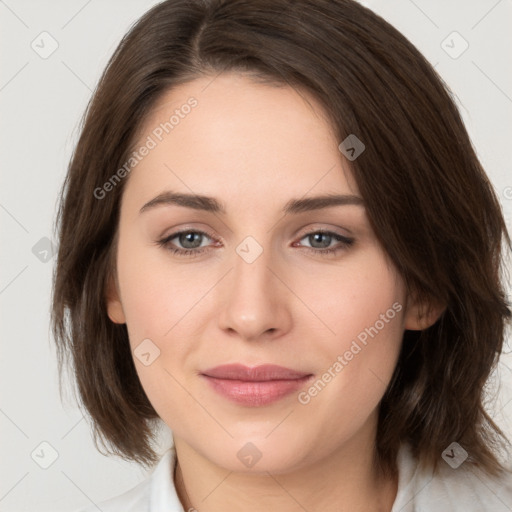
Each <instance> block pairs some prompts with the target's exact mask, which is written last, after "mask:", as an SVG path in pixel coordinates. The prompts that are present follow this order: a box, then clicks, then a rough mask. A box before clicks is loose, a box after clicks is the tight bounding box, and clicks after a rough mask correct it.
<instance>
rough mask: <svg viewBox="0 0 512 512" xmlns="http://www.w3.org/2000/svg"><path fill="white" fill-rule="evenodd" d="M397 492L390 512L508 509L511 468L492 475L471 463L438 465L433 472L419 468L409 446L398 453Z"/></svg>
mask: <svg viewBox="0 0 512 512" xmlns="http://www.w3.org/2000/svg"><path fill="white" fill-rule="evenodd" d="M398 463H399V464H398V465H399V472H400V474H399V484H398V493H397V497H396V500H395V504H394V506H393V509H392V512H412V511H414V512H428V511H430V510H435V511H436V512H445V511H446V512H448V511H449V512H458V511H460V512H486V511H488V512H510V511H511V510H512V468H510V471H509V472H508V473H507V472H506V473H504V474H503V475H502V476H501V477H499V478H492V477H490V476H488V475H487V474H486V473H484V472H483V471H481V470H480V469H478V468H477V467H476V466H474V465H471V464H467V463H465V464H462V465H461V466H459V467H458V468H457V469H453V468H452V467H450V466H449V465H448V464H444V463H443V464H441V465H440V467H439V470H438V471H437V472H436V473H433V472H429V471H426V470H422V469H420V467H419V466H418V464H417V463H416V461H415V459H414V458H413V457H412V455H411V452H410V449H409V447H408V446H407V445H404V446H403V447H402V449H401V451H400V454H399V460H398Z"/></svg>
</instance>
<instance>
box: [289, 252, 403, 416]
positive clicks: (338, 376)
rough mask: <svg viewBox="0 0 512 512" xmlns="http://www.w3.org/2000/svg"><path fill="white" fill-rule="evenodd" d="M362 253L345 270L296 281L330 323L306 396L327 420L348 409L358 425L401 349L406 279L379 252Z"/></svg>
mask: <svg viewBox="0 0 512 512" xmlns="http://www.w3.org/2000/svg"><path fill="white" fill-rule="evenodd" d="M360 256H361V257H359V258H358V259H357V261H356V260H354V262H353V264H351V265H348V264H347V267H346V268H344V269H341V270H340V268H336V269H334V270H333V272H332V273H331V274H330V275H325V274H324V275H317V276H309V277H308V278H307V280H304V281H303V282H302V283H298V286H299V285H300V286H301V290H302V293H303V297H304V302H306V301H308V304H311V305H312V307H311V309H314V310H315V311H316V312H318V316H319V317H320V320H321V321H322V323H323V324H324V325H325V326H326V327H327V328H328V329H325V333H326V334H324V335H323V336H321V337H318V338H317V341H316V344H315V345H316V352H317V354H316V355H317V356H321V360H322V361H323V363H324V364H323V368H322V372H321V373H320V374H319V375H318V377H319V379H318V380H317V381H315V382H314V383H313V386H312V387H311V388H309V389H306V390H305V391H306V394H304V395H303V401H302V403H304V404H306V403H311V404H313V403H315V404H316V405H314V406H313V407H315V408H318V409H319V410H320V409H325V412H326V418H324V419H325V421H326V422H329V421H330V420H329V419H328V418H327V416H329V417H330V418H331V419H334V418H336V420H335V421H338V420H339V418H340V416H344V417H345V418H346V416H347V413H349V414H350V415H352V419H353V420H354V422H355V423H354V424H356V423H357V424H359V423H360V422H361V421H363V419H364V417H365V415H367V414H369V413H370V412H371V411H372V410H373V409H374V408H375V407H376V406H377V405H378V402H379V401H380V399H381V398H382V395H383V394H384V393H385V391H386V388H387V386H388V384H389V381H390V379H391V377H392V374H393V372H394V369H395V367H396V363H397V361H398V356H399V353H400V348H401V340H402V335H403V314H404V300H405V293H404V287H403V283H402V280H401V279H400V278H399V276H398V275H397V273H396V271H395V270H394V269H393V268H392V267H391V266H388V265H387V264H386V259H385V257H384V255H383V254H382V253H381V252H380V251H377V250H375V251H371V252H370V251H369V252H368V253H367V254H365V255H362V254H361V255H360ZM349 267H350V268H349ZM311 282H314V283H315V287H311ZM308 283H309V286H308ZM321 290H323V291H321ZM326 290H327V291H326ZM333 404H337V405H336V406H334V405H333ZM327 410H329V414H328V415H327ZM344 421H346V419H345V420H344Z"/></svg>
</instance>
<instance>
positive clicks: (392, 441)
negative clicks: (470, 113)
mask: <svg viewBox="0 0 512 512" xmlns="http://www.w3.org/2000/svg"><path fill="white" fill-rule="evenodd" d="M228 70H229V71H237V72H241V73H247V74H248V76H253V77H259V78H260V79H261V78H263V79H267V80H268V82H269V83H276V84H282V85H287V84H288V85H291V86H293V87H295V88H296V89H297V90H302V91H306V92H307V93H309V94H311V95H312V96H313V97H314V98H316V99H317V100H318V101H319V102H320V104H321V105H323V106H324V107H325V111H326V113H327V115H328V116H329V119H330V120H331V121H332V126H333V130H335V134H336V136H337V138H338V140H339V141H340V142H341V141H343V140H344V139H345V138H346V137H347V136H348V135H350V134H355V135H356V136H357V137H358V138H359V139H360V140H362V141H363V143H364V144H365V146H366V149H365V151H364V153H362V154H361V156H359V158H357V160H354V161H353V162H351V169H352V172H353V175H354V178H355V180H356V182H357V185H358V188H359V191H360V193H361V195H362V197H363V199H364V201H365V204H366V207H367V213H368V217H369V219H370V222H371V224H372V227H373V229H374V231H375V233H376V236H377V237H378V239H379V240H380V242H381V244H382V246H383V247H384V249H385V251H386V252H387V254H388V255H389V256H390V258H391V260H392V261H393V263H394V265H395V266H396V267H397V269H398V271H399V272H400V274H401V275H402V277H403V279H404V280H405V283H406V285H407V288H408V291H409V293H411V294H414V295H415V296H416V297H418V298H420V299H423V300H424V302H425V304H428V303H429V302H430V303H438V304H443V305H445V306H446V309H445V310H444V313H443V314H442V316H441V317H440V319H439V320H438V321H437V322H436V323H435V324H434V325H433V326H432V327H430V328H428V329H426V330H423V331H406V332H405V334H404V339H403V343H402V349H401V354H400V358H399V361H398V364H397V367H396V369H395V373H394V375H393V377H392V381H391V383H390V385H389V388H388V389H387V391H386V393H385V396H384V398H383V400H382V402H381V404H380V413H379V423H378V433H377V440H376V442H377V450H376V451H377V460H376V462H377V463H378V464H379V465H380V467H381V468H383V469H384V470H386V471H396V455H397V452H398V448H399V446H400V444H401V443H402V442H405V441H407V442H409V443H410V444H411V446H412V448H413V452H414V454H415V455H416V456H417V457H418V459H419V460H420V462H422V463H424V464H427V465H429V466H431V467H433V468H434V469H435V468H436V467H437V464H438V462H439V460H440V456H441V453H442V452H443V450H444V449H446V447H448V446H449V445H450V444H451V443H452V442H453V441H457V442H458V443H459V444H460V445H462V446H463V447H464V448H465V449H466V451H467V452H468V453H469V455H470V459H469V460H470V461H471V462H473V463H475V464H478V465H479V466H480V467H482V468H483V469H484V470H485V471H487V472H488V473H489V474H493V475H496V474H498V473H499V472H500V470H501V469H502V465H501V463H500V461H499V457H498V456H497V454H498V451H499V450H502V449H504V448H505V447H506V446H507V440H506V438H505V436H504V434H503V433H502V432H501V431H500V430H499V428H498V427H497V426H496V425H495V423H494V422H493V420H492V418H491V417H490V416H489V415H488V414H487V412H486V410H485V408H484V405H485V400H484V399H485V396H486V394H485V385H486V382H487V381H488V378H489V376H490V374H491V371H492V370H493V369H494V368H495V366H496V364H497V360H498V357H499V355H500V353H501V351H502V348H503V341H504V331H505V326H506V322H507V321H508V319H509V318H510V315H511V313H510V309H509V308H508V306H507V303H506V301H505V296H504V291H503V288H502V284H501V278H502V275H501V272H502V258H501V251H502V249H503V247H502V246H503V245H505V246H506V247H510V239H509V236H508V234H507V231H506V227H505V224H504V221H503V217H502V213H501V209H500V206H499V203H498V201H497V198H496V195H495V194H494V192H493V189H492V186H491V184H490V182H489V180H488V178H487V177H486V175H485V172H484V171H483V169H482V167H481V165H480V163H479V161H478V159H477V156H476V154H475V151H474V149H473V147H472V144H471V141H470V140H469V137H468V134H467V132H466V130H465V127H464V125H463V122H462V120H461V117H460V115H459V112H458V111H457V108H456V106H455V104H454V101H453V100H452V97H451V94H450V92H449V90H448V88H447V86H446V85H445V84H444V83H443V81H442V79H441V78H440V77H439V76H438V75H437V74H436V72H435V70H434V69H433V68H432V66H431V65H430V64H429V63H428V62H427V61H426V59H425V58H424V57H423V56H422V55H421V54H420V53H419V52H418V50H417V49H416V48H415V47H414V46H413V45H412V44H411V43H410V42H409V41H408V40H407V39H406V38H405V37H404V36H403V35H401V34H400V33H399V32H398V31H397V30H396V29H394V28H393V27H392V26H391V25H389V24H388V23H387V22H386V21H384V20H383V19H382V18H380V17H379V16H377V15H376V14H374V13H373V12H372V11H370V10H369V9H366V8H364V7H362V6H361V5H359V4H358V3H356V2H355V1H351V0H335V1H333V0H296V1H294V2H290V1H288V0H229V1H228V0H202V1H200V0H168V1H165V2H163V3H161V4H159V5H157V6H155V7H153V8H152V9H151V10H150V11H148V12H147V13H146V14H145V15H144V16H143V17H142V18H141V19H140V20H139V21H138V22H137V23H136V24H135V25H134V27H133V28H132V29H131V30H130V31H129V33H128V34H127V35H126V36H125V37H124V38H123V40H122V41H121V43H120V44H119V46H118V48H117V50H116V51H115V53H114V55H113V56H112V58H111V60H110V62H109V64H108V66H107V68H106V70H105V71H104V73H103V75H102V77H101V79H100V82H99V84H98V86H97V89H96V91H95V93H94V95H93V97H92V100H91V102H90V104H89V106H88V108H87V111H86V113H85V117H84V121H83V124H82V129H81V136H80V139H79V141H78V144H77V146H76V148H75V151H74V154H73V156H72V159H71V162H70V165H69V169H68V174H67V177H66V180H65V183H64V186H63V190H62V197H61V203H60V208H59V211H58V216H57V224H56V229H57V225H58V230H59V232H58V238H59V240H60V246H59V251H58V259H57V264H56V269H55V274H54V290H53V309H52V329H53V333H54V337H55V340H56V343H57V347H58V358H59V371H60V373H61V380H62V367H63V362H64V359H65V358H66V357H67V358H68V359H69V357H71V363H72V368H73V373H74V375H75V377H76V385H77V387H78V392H79V395H80V399H81V401H82V403H83V405H84V406H85V408H86V410H87V412H88V413H89V414H90V417H91V418H92V420H93V426H94V435H95V441H96V442H97V440H98V437H99V438H100V439H101V440H102V442H103V444H104V445H105V446H108V447H109V448H110V450H111V452H112V453H115V454H118V455H120V456H122V457H124V458H126V459H131V460H135V461H138V462H139V463H141V464H144V465H150V464H153V463H154V462H155V461H156V454H155V451H154V450H153V448H152V447H151V442H152V441H154V439H155V438H154V435H155V434H154V432H155V426H157V423H158V421H159V419H158V416H157V414H156V412H155V410H154V409H153V407H152V405H151V404H150V402H149V400H148V398H147V396H146V394H145V392H144V390H143V388H142V386H141V384H140V382H139V379H138V376H137V373H136V370H135V366H134V362H133V359H132V355H131V353H130V345H129V341H128V334H127V329H126V325H118V324H114V323H113V322H111V321H110V319H109V318H108V316H107V312H106V305H105V290H106V286H107V283H108V282H109V279H110V278H111V277H112V276H114V277H115V256H116V237H117V226H118V220H119V206H120V198H121V195H122V191H123V187H124V185H125V182H126V179H124V180H120V182H119V183H117V184H116V186H114V187H113V189H112V191H110V192H109V193H108V194H105V195H104V197H103V198H102V199H98V198H97V197H96V194H95V193H94V191H95V190H96V189H97V188H98V187H101V186H102V185H103V184H104V183H106V182H107V181H108V180H109V178H111V177H112V175H113V173H114V172H115V171H116V170H117V169H119V168H120V167H121V166H122V165H123V163H124V162H126V161H127V158H128V155H129V152H130V149H131V147H130V145H131V144H133V142H134V140H135V136H136V134H137V130H138V129H139V128H140V126H141V123H142V121H143V120H144V118H145V116H147V114H148V112H149V111H150V109H151V108H152V107H153V106H154V105H155V103H156V102H157V101H158V99H159V98H160V97H161V95H162V94H163V93H165V92H167V91H168V90H170V89H171V88H172V87H173V86H175V85H177V84H180V83H184V82H187V81H190V80H193V79H194V78H197V77H200V76H204V75H209V76H210V75H211V76H212V77H213V76H214V75H216V74H219V73H221V72H223V71H228ZM68 363H69V360H68ZM60 383H61V385H62V382H60ZM61 392H62V391H61Z"/></svg>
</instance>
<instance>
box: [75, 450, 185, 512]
mask: <svg viewBox="0 0 512 512" xmlns="http://www.w3.org/2000/svg"><path fill="white" fill-rule="evenodd" d="M175 463H176V452H175V450H174V447H172V448H170V449H169V450H167V451H166V452H165V453H164V454H163V456H162V457H161V459H160V461H159V462H158V464H157V465H156V466H155V468H154V469H153V472H152V473H151V474H150V475H149V476H148V477H147V478H146V479H145V480H143V481H142V482H140V483H139V484H138V485H136V486H135V487H133V488H132V489H130V490H128V491H126V492H125V493H123V494H120V495H119V496H115V497H113V498H110V499H108V500H104V501H101V502H99V503H91V504H90V505H89V506H86V507H85V508H81V509H79V510H75V511H73V512H98V509H99V510H101V511H102V512H158V511H161V510H166V511H169V512H183V508H182V506H181V504H180V502H179V499H178V496H177V493H176V489H175V487H174V477H173V475H174V465H175Z"/></svg>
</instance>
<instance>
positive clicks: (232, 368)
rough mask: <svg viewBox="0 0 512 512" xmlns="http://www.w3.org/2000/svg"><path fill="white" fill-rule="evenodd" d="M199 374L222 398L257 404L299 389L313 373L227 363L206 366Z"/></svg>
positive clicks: (249, 404) (239, 403) (277, 398)
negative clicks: (207, 367) (208, 367)
mask: <svg viewBox="0 0 512 512" xmlns="http://www.w3.org/2000/svg"><path fill="white" fill-rule="evenodd" d="M201 377H202V378H204V379H205V380H206V381H207V382H208V384H209V385H210V386H211V388H212V389H213V390H214V391H215V392H217V393H218V394H219V395H221V396H223V397H224V398H227V399H228V400H230V401H232V402H235V403H236V404H238V405H245V406H248V407H258V406H264V405H268V404H271V403H274V402H276V401H278V400H280V399H282V398H284V397H286V396H288V395H290V394H291V393H293V392H295V391H298V390H299V389H300V388H302V387H303V386H304V385H305V384H306V383H307V382H308V381H309V380H310V379H311V378H312V377H313V374H311V373H306V372H301V371H297V370H292V369H290V368H285V367H283V366H277V365H271V364H265V365H261V366H256V367H248V366H244V365H241V364H226V365H221V366H216V367H214V368H210V369H208V370H205V371H204V372H202V373H201Z"/></svg>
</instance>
